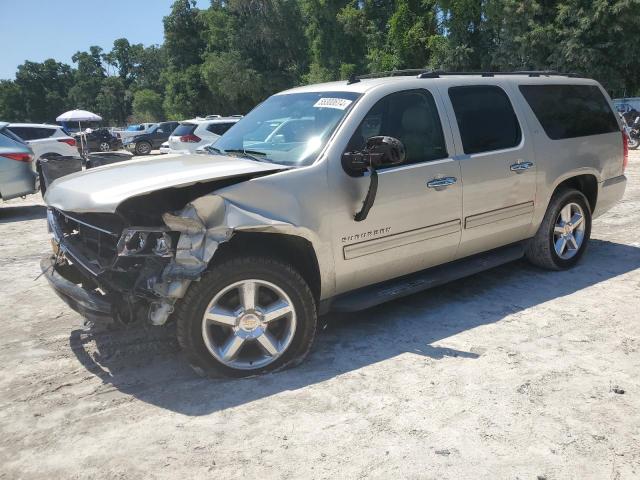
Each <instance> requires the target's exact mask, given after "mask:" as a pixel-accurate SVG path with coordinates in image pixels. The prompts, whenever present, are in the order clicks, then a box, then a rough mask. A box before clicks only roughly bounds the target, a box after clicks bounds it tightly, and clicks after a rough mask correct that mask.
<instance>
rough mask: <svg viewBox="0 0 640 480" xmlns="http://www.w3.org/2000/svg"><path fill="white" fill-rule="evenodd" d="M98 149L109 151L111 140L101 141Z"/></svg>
mask: <svg viewBox="0 0 640 480" xmlns="http://www.w3.org/2000/svg"><path fill="white" fill-rule="evenodd" d="M98 149H99V150H100V151H101V152H108V151H110V150H111V145H110V144H109V142H100V145H98Z"/></svg>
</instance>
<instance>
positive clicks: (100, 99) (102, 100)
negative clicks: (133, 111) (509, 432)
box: [96, 77, 130, 125]
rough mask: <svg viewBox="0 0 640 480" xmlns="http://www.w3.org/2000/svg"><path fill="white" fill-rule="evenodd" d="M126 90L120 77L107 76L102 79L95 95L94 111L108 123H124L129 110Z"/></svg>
mask: <svg viewBox="0 0 640 480" xmlns="http://www.w3.org/2000/svg"><path fill="white" fill-rule="evenodd" d="M129 103H130V101H129V99H128V92H127V90H126V87H125V83H124V80H123V79H122V78H120V77H107V78H105V79H104V80H103V81H102V85H101V86H100V92H99V93H98V96H97V97H96V113H98V114H99V115H100V116H101V117H102V119H103V120H104V122H106V123H108V124H110V125H122V124H124V123H125V121H126V119H127V116H128V112H129Z"/></svg>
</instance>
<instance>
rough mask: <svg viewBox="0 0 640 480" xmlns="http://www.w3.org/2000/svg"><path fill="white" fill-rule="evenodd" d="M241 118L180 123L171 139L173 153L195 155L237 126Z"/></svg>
mask: <svg viewBox="0 0 640 480" xmlns="http://www.w3.org/2000/svg"><path fill="white" fill-rule="evenodd" d="M240 118H242V117H241V116H234V117H214V118H208V119H207V118H194V119H192V120H185V121H183V122H180V125H178V128H176V129H175V130H174V131H173V133H172V134H171V136H170V137H169V148H170V152H171V153H194V152H195V151H196V150H197V149H198V147H202V146H204V145H209V144H211V143H213V142H215V141H216V140H218V138H220V137H221V136H222V134H223V133H225V132H226V131H227V130H229V129H230V128H231V127H232V126H233V125H235V124H236V123H237V122H238V120H240Z"/></svg>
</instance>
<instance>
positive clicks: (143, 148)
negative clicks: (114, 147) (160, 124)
mask: <svg viewBox="0 0 640 480" xmlns="http://www.w3.org/2000/svg"><path fill="white" fill-rule="evenodd" d="M135 150H136V155H149V154H150V153H151V144H150V143H149V142H137V143H136V148H135Z"/></svg>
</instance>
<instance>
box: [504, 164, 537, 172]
mask: <svg viewBox="0 0 640 480" xmlns="http://www.w3.org/2000/svg"><path fill="white" fill-rule="evenodd" d="M531 167H533V162H518V163H514V164H513V165H511V166H510V167H509V170H511V171H512V172H516V173H521V172H524V171H525V170H529V169H530V168H531Z"/></svg>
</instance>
